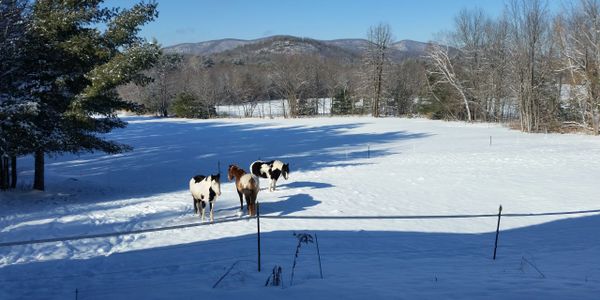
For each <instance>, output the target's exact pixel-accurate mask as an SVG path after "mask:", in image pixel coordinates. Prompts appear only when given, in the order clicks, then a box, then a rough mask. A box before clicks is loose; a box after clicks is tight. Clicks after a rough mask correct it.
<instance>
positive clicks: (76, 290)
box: [75, 289, 79, 300]
mask: <svg viewBox="0 0 600 300" xmlns="http://www.w3.org/2000/svg"><path fill="white" fill-rule="evenodd" d="M78 299H79V290H78V289H75V300H78Z"/></svg>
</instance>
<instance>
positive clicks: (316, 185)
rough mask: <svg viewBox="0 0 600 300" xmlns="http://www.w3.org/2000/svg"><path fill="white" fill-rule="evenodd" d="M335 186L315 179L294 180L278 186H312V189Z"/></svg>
mask: <svg viewBox="0 0 600 300" xmlns="http://www.w3.org/2000/svg"><path fill="white" fill-rule="evenodd" d="M330 187H334V185H333V184H329V183H325V182H313V181H293V182H290V183H286V184H282V185H280V186H278V188H286V189H295V188H311V189H325V188H330Z"/></svg>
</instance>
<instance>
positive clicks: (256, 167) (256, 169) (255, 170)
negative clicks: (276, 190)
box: [250, 160, 267, 178]
mask: <svg viewBox="0 0 600 300" xmlns="http://www.w3.org/2000/svg"><path fill="white" fill-rule="evenodd" d="M265 164H266V162H264V161H262V160H257V161H255V162H253V163H252V164H251V165H250V173H252V174H253V175H256V176H258V177H262V178H267V175H266V174H264V173H262V172H261V171H260V170H261V169H262V167H263V165H265Z"/></svg>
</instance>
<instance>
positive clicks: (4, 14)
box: [0, 0, 36, 190]
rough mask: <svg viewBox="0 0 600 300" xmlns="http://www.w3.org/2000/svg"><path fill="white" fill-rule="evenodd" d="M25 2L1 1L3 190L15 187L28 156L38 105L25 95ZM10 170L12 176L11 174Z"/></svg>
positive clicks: (0, 149) (0, 160) (0, 185)
mask: <svg viewBox="0 0 600 300" xmlns="http://www.w3.org/2000/svg"><path fill="white" fill-rule="evenodd" d="M28 9H29V6H28V2H27V1H26V0H0V189H2V190H4V189H7V188H9V187H12V188H14V187H16V184H17V172H16V167H17V166H16V163H17V160H16V157H17V156H18V155H23V154H26V153H27V151H28V150H27V147H26V144H27V141H28V140H30V139H27V136H29V135H30V133H31V132H30V131H31V128H32V126H31V123H30V122H29V121H30V120H31V118H30V116H31V115H32V114H35V112H36V104H35V102H32V101H31V98H30V97H28V96H27V94H26V93H24V89H23V88H22V87H23V78H24V76H23V75H24V73H23V68H22V61H23V58H24V55H25V53H24V51H23V48H24V46H25V44H26V37H27V25H28V21H29V13H28V11H29V10H28ZM9 169H10V172H9Z"/></svg>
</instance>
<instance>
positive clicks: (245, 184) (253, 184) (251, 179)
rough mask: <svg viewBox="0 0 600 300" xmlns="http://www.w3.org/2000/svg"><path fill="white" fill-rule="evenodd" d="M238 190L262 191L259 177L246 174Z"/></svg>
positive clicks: (241, 179)
mask: <svg viewBox="0 0 600 300" xmlns="http://www.w3.org/2000/svg"><path fill="white" fill-rule="evenodd" d="M238 188H239V189H240V190H251V191H258V190H259V189H260V185H259V180H258V177H257V176H256V175H252V174H244V175H243V176H242V177H241V178H240V184H239V187H238Z"/></svg>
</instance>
